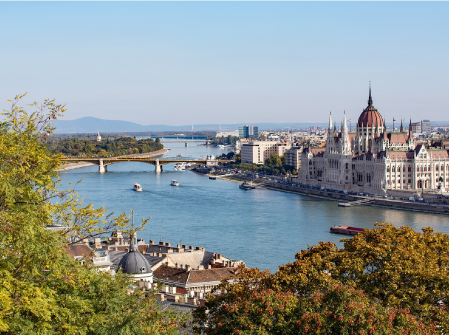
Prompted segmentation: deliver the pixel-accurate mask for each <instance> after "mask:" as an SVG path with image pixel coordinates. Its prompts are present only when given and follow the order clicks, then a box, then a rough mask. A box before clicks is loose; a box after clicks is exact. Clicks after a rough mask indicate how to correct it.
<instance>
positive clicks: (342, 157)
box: [298, 91, 449, 194]
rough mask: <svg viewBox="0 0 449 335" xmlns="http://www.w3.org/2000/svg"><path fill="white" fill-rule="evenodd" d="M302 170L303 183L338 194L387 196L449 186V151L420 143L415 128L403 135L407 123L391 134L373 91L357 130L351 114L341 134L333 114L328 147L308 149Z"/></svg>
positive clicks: (299, 180) (303, 155) (344, 121)
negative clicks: (351, 127) (393, 192)
mask: <svg viewBox="0 0 449 335" xmlns="http://www.w3.org/2000/svg"><path fill="white" fill-rule="evenodd" d="M410 124H411V122H410ZM410 128H411V127H410ZM301 166H302V167H301V170H300V172H299V176H298V182H300V183H303V184H308V185H313V186H319V187H325V188H330V189H336V190H347V191H355V192H369V193H375V194H382V193H384V192H386V191H387V190H404V191H405V190H408V191H412V192H415V193H417V192H419V191H423V192H424V191H438V192H439V191H441V192H444V191H445V189H448V188H449V151H448V150H445V149H444V150H443V149H438V150H436V149H429V148H426V147H425V146H424V145H422V144H417V143H416V142H415V140H414V138H413V135H412V131H411V129H409V131H408V133H406V132H403V131H402V124H401V132H399V133H387V132H386V128H385V125H384V122H383V119H382V117H381V116H380V113H379V112H377V110H376V109H375V108H374V106H373V105H372V99H371V91H370V98H369V100H368V107H367V108H366V109H365V110H364V111H363V113H362V114H361V115H360V117H359V121H358V123H357V128H356V132H355V133H349V132H348V129H347V125H346V116H344V119H343V123H342V126H341V131H340V132H336V131H335V127H334V126H333V125H332V119H331V116H329V128H328V136H327V140H326V146H325V148H318V147H311V146H309V147H308V148H307V147H306V148H305V149H304V151H303V154H302V156H301Z"/></svg>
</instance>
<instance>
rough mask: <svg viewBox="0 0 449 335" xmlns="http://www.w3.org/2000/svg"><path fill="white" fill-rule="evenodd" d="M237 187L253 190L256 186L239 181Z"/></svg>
mask: <svg viewBox="0 0 449 335" xmlns="http://www.w3.org/2000/svg"><path fill="white" fill-rule="evenodd" d="M239 188H240V189H242V190H254V189H255V188H256V187H255V186H253V185H251V184H248V183H241V184H240V185H239Z"/></svg>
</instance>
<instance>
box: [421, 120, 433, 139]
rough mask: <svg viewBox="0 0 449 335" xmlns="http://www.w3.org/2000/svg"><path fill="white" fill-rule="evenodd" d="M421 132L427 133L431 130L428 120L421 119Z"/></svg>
mask: <svg viewBox="0 0 449 335" xmlns="http://www.w3.org/2000/svg"><path fill="white" fill-rule="evenodd" d="M421 132H422V133H425V134H427V135H429V134H430V133H431V132H432V126H431V124H430V120H422V121H421Z"/></svg>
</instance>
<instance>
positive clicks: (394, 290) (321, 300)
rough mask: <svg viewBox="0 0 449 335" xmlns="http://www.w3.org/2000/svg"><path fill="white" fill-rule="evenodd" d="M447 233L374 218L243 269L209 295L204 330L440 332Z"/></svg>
mask: <svg viewBox="0 0 449 335" xmlns="http://www.w3.org/2000/svg"><path fill="white" fill-rule="evenodd" d="M448 255H449V237H448V236H447V235H446V234H441V233H437V232H435V231H433V230H432V229H430V228H425V229H423V231H422V232H421V233H418V232H415V231H414V230H413V229H411V228H410V227H408V226H404V227H401V228H395V227H394V226H392V225H391V224H385V223H383V224H378V228H377V229H372V230H366V231H365V233H364V234H359V235H357V236H354V237H353V238H351V239H346V240H344V247H343V248H340V249H339V248H337V246H336V245H335V244H332V243H329V242H328V243H320V244H319V245H316V246H312V247H309V248H308V249H307V250H303V251H301V252H300V253H298V254H297V255H296V256H295V258H296V261H295V262H293V263H289V264H286V265H283V266H281V267H280V268H279V270H278V271H277V272H276V273H274V274H271V273H269V272H268V271H264V272H260V271H259V270H258V269H244V270H243V271H242V272H241V274H240V275H238V276H236V277H235V278H233V280H232V282H223V283H222V284H221V286H220V287H219V291H217V292H221V294H218V295H215V296H214V295H210V296H209V299H208V301H207V303H206V306H205V307H204V308H201V309H198V310H197V311H196V312H195V318H196V321H198V322H202V325H203V326H206V327H205V328H204V329H205V332H206V333H207V334H227V333H235V334H441V333H442V331H443V330H444V329H448V328H449V324H448V320H449V319H448V312H447V309H446V306H445V305H446V302H447V297H448V288H449V287H448V284H449V277H448V274H449V267H448V265H449V259H448Z"/></svg>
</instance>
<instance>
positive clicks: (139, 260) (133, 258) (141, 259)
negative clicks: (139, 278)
mask: <svg viewBox="0 0 449 335" xmlns="http://www.w3.org/2000/svg"><path fill="white" fill-rule="evenodd" d="M118 268H119V269H122V271H123V273H127V274H141V273H151V265H150V263H149V262H148V260H147V259H146V258H145V256H144V255H142V254H141V253H140V252H139V251H138V250H137V245H131V251H130V252H128V253H127V254H126V255H125V256H123V258H122V260H121V261H120V264H119V265H118Z"/></svg>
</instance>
